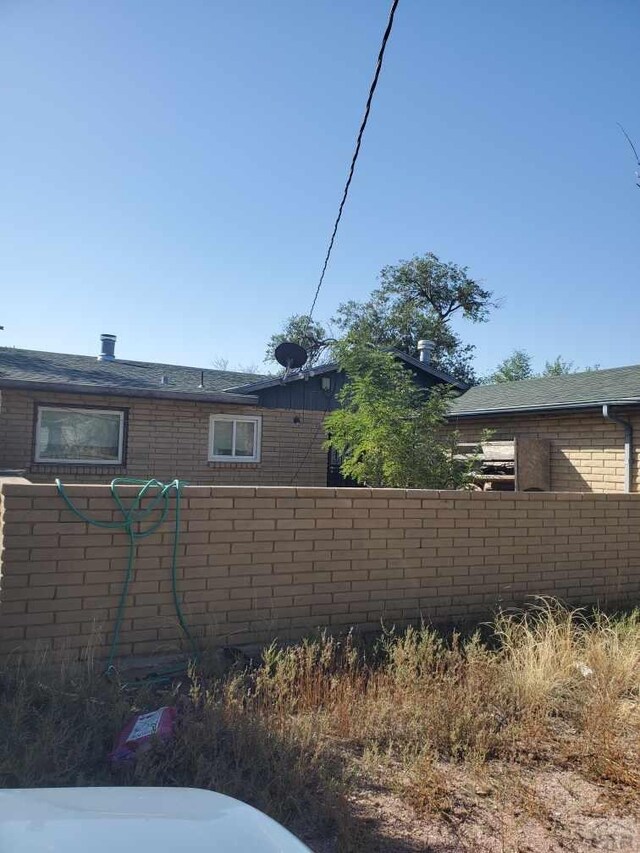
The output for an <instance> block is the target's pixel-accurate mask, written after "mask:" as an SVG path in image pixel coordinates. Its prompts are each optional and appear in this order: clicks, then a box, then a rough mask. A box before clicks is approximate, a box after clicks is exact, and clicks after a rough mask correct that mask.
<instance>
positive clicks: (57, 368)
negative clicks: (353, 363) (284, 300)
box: [0, 335, 467, 486]
mask: <svg viewBox="0 0 640 853" xmlns="http://www.w3.org/2000/svg"><path fill="white" fill-rule="evenodd" d="M101 341H102V348H101V351H100V353H99V354H98V356H97V357H96V356H93V357H91V356H82V355H68V354H62V353H50V352H36V351H32V350H22V349H13V348H9V347H0V474H4V475H7V474H15V475H20V476H24V477H26V478H28V479H29V480H32V481H34V482H50V481H52V480H53V479H55V478H56V477H59V478H60V479H62V480H63V481H67V482H74V481H75V482H108V481H109V480H111V479H113V478H114V477H122V476H128V477H139V478H145V479H146V478H151V477H156V478H157V479H159V480H165V481H166V480H172V479H174V478H175V477H180V478H182V479H184V480H187V481H188V482H191V483H194V484H195V483H218V484H224V485H234V484H238V485H291V484H297V485H307V486H325V485H327V483H328V482H330V483H331V484H332V485H339V484H340V475H339V471H338V470H337V465H336V460H335V459H332V457H331V456H330V455H329V454H327V451H326V450H325V449H324V447H323V442H324V439H325V435H324V430H323V428H322V427H323V422H324V418H325V416H326V414H327V412H328V411H330V410H331V409H333V408H335V407H336V405H337V402H336V393H337V391H338V390H339V389H340V387H341V386H342V384H343V383H344V375H343V374H342V373H341V372H340V370H339V367H338V365H337V364H325V365H322V366H321V367H317V368H312V369H309V370H303V371H301V372H296V373H293V374H291V375H290V376H289V377H287V378H286V379H283V378H282V377H274V376H262V375H255V374H247V373H239V372H234V371H225V370H209V369H205V370H202V369H200V368H195V367H180V366H176V365H171V364H155V363H150V362H141V361H130V360H127V359H121V358H119V357H116V354H115V343H116V340H115V337H114V336H113V335H102V337H101ZM397 357H398V358H400V359H402V361H403V362H404V363H405V364H406V365H407V367H408V368H409V369H411V370H412V371H413V373H414V376H415V378H416V381H417V382H419V383H420V384H421V385H422V386H424V387H429V386H432V385H434V384H442V383H444V384H451V385H453V386H454V387H457V389H458V390H460V391H462V390H464V389H465V388H466V387H467V386H465V385H463V384H461V383H459V382H457V381H456V380H455V379H454V378H453V377H451V376H448V375H447V374H445V373H442V372H441V371H438V370H437V369H435V368H434V367H432V366H431V365H430V364H429V363H428V348H426V349H423V350H422V353H421V358H420V359H415V358H412V357H411V356H408V355H405V354H404V353H397Z"/></svg>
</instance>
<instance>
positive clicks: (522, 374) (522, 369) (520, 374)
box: [483, 349, 600, 382]
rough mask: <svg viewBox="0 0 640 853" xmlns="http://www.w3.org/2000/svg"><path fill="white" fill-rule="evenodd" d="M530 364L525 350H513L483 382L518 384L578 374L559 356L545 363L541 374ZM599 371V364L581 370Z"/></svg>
mask: <svg viewBox="0 0 640 853" xmlns="http://www.w3.org/2000/svg"><path fill="white" fill-rule="evenodd" d="M531 362H532V359H531V356H530V355H529V353H528V352H527V351H526V350H522V349H518V350H514V351H513V353H512V354H511V355H510V356H509V357H508V358H505V360H504V361H501V362H500V364H499V365H498V367H497V368H496V370H495V371H494V372H493V373H491V374H490V375H489V376H487V377H486V378H485V379H483V382H519V381H520V380H521V379H538V378H539V377H541V376H568V375H569V374H571V373H578V372H579V369H578V368H576V367H574V365H573V362H572V361H566V359H564V358H562V356H561V355H558V356H556V357H555V358H554V360H553V361H546V362H545V365H544V370H543V371H542V373H535V372H534V370H533V367H532V364H531ZM599 369H600V365H599V364H595V365H593V366H592V367H583V368H581V370H582V371H584V372H585V373H590V372H591V371H593V370H599Z"/></svg>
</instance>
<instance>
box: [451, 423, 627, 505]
mask: <svg viewBox="0 0 640 853" xmlns="http://www.w3.org/2000/svg"><path fill="white" fill-rule="evenodd" d="M624 414H625V416H626V417H628V418H629V420H630V421H631V423H632V424H633V426H634V429H635V434H636V437H637V440H636V447H635V453H634V466H633V478H632V491H639V490H640V479H639V473H638V472H639V469H640V466H639V465H638V461H639V453H640V443H639V442H640V415H638V414H636V413H634V412H631V413H624ZM452 425H453V426H454V427H455V428H456V429H457V430H458V431H459V433H460V439H461V441H477V440H479V438H480V437H481V435H482V432H483V430H485V429H490V430H492V431H493V435H492V438H493V439H495V440H498V439H505V440H510V439H512V438H513V437H514V436H516V435H531V436H535V437H537V438H546V439H549V441H550V442H551V488H552V490H553V491H561V492H568V491H572V492H590V491H594V492H622V491H623V489H624V430H623V428H622V427H621V426H620V425H619V424H615V423H612V422H611V421H607V420H605V419H604V418H603V417H602V413H601V412H599V411H598V412H589V413H574V414H571V413H568V414H537V415H509V416H499V417H498V416H493V417H483V418H460V419H459V420H458V421H457V422H453V423H452Z"/></svg>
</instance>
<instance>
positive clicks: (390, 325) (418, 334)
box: [267, 252, 495, 383]
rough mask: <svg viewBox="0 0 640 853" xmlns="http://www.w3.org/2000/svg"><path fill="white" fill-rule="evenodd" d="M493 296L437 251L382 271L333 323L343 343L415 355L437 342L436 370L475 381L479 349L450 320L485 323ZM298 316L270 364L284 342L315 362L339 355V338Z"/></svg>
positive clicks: (275, 339)
mask: <svg viewBox="0 0 640 853" xmlns="http://www.w3.org/2000/svg"><path fill="white" fill-rule="evenodd" d="M492 296H493V295H492V293H491V292H490V291H489V290H485V289H484V288H483V287H481V286H480V284H479V283H478V282H477V281H475V280H474V279H472V278H470V277H469V275H468V272H467V267H461V266H458V265H457V264H452V263H445V262H443V261H441V260H440V259H439V258H438V257H437V256H436V255H434V254H433V253H432V252H428V253H427V254H426V255H423V256H422V257H415V258H413V259H412V260H410V261H401V262H400V263H399V264H397V265H396V266H387V267H384V269H383V270H382V271H381V273H380V285H379V287H377V288H376V289H375V290H374V291H373V293H372V294H371V296H370V297H369V299H367V300H365V301H364V302H356V301H355V300H351V301H349V302H344V303H343V304H342V305H340V306H338V309H337V312H336V316H335V317H334V318H333V320H332V322H333V323H334V324H335V326H336V328H337V330H338V331H339V333H340V337H341V339H349V340H351V341H361V342H363V343H371V344H375V345H376V346H379V347H395V348H396V349H399V350H401V351H402V352H406V353H408V354H409V355H416V353H417V348H418V341H419V340H420V339H421V338H425V339H427V340H430V341H433V342H434V348H433V352H432V356H431V358H432V363H433V365H434V367H438V368H440V369H441V370H444V371H446V372H447V373H450V374H451V375H452V376H455V377H456V379H460V380H462V381H463V382H470V383H473V382H475V381H476V377H475V374H474V371H473V364H472V361H473V355H474V351H475V347H473V346H472V345H471V344H465V343H464V342H463V341H462V339H461V338H460V336H459V335H458V334H457V333H456V332H454V331H453V329H452V328H451V320H452V318H453V317H455V316H462V317H464V318H466V319H467V320H470V321H471V322H474V323H482V322H485V321H486V320H487V319H488V317H489V312H490V309H491V308H493V307H495V303H494V302H493V301H492ZM308 325H309V318H308V316H305V315H293V316H292V317H289V319H288V320H287V321H286V323H285V326H284V328H283V330H282V331H281V332H280V333H279V334H276V335H273V336H272V337H271V339H270V341H269V345H268V348H267V360H268V361H273V350H274V349H275V347H276V346H277V345H278V344H279V343H280V342H281V341H283V340H291V341H295V342H296V343H301V344H302V345H303V346H305V349H307V351H308V352H309V353H310V364H314V363H317V362H318V361H320V360H321V358H322V357H323V356H324V354H325V353H328V352H330V353H331V355H332V356H333V355H334V344H335V343H336V340H335V338H330V337H329V336H328V335H327V332H326V330H325V328H324V327H323V326H322V325H321V324H320V323H315V322H314V323H312V324H311V326H310V327H309V329H308Z"/></svg>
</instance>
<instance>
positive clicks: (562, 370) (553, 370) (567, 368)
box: [541, 355, 589, 376]
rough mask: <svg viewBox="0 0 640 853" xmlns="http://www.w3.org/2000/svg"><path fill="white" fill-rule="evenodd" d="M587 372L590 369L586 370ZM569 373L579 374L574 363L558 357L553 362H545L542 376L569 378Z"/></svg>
mask: <svg viewBox="0 0 640 853" xmlns="http://www.w3.org/2000/svg"><path fill="white" fill-rule="evenodd" d="M586 369H587V370H588V369H589V368H586ZM569 373H577V370H576V368H574V366H573V362H572V361H565V359H563V358H562V356H560V355H557V356H556V357H555V358H554V360H553V361H545V363H544V370H543V371H542V374H541V375H542V376H567V375H568V374H569Z"/></svg>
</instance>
